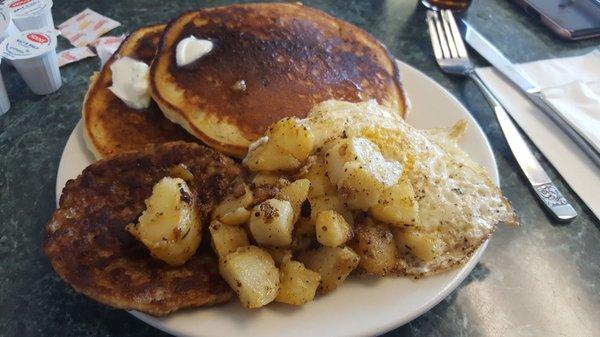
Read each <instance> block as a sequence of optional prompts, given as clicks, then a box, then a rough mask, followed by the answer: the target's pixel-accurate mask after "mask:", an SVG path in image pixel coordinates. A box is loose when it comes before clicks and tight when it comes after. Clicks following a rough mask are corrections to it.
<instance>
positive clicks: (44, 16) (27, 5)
mask: <svg viewBox="0 0 600 337" xmlns="http://www.w3.org/2000/svg"><path fill="white" fill-rule="evenodd" d="M4 6H5V7H6V8H7V9H8V10H9V11H10V13H11V14H12V20H13V22H14V23H15V25H16V26H17V28H19V30H22V31H23V30H32V29H43V28H54V20H53V19H52V1H51V0H10V1H7V2H5V3H4Z"/></svg>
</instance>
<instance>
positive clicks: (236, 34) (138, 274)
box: [45, 4, 407, 315]
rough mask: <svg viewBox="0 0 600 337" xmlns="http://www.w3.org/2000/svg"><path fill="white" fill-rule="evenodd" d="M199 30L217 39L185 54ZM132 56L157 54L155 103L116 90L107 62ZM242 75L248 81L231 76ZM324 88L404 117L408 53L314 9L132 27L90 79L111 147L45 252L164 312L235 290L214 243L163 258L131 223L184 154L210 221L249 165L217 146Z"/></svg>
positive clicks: (100, 129) (253, 132) (88, 109)
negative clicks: (135, 105)
mask: <svg viewBox="0 0 600 337" xmlns="http://www.w3.org/2000/svg"><path fill="white" fill-rule="evenodd" d="M191 35H193V36H195V37H196V38H199V39H208V40H210V41H212V42H213V43H214V46H215V47H214V49H213V50H212V51H211V52H210V53H209V54H207V55H206V56H204V57H202V58H200V59H198V60H196V61H195V62H193V63H192V64H189V65H186V66H183V67H179V66H177V64H176V61H175V59H176V58H175V50H176V46H177V44H178V43H179V41H181V40H182V39H184V38H186V37H189V36H191ZM125 56H128V57H131V58H134V59H136V60H139V61H143V62H145V63H146V64H148V65H151V68H150V88H151V95H152V98H153V100H154V102H153V103H152V104H151V105H150V106H149V107H148V108H146V109H142V110H136V109H132V108H130V107H128V106H127V105H126V104H125V103H123V102H122V101H121V100H120V99H119V98H118V97H116V96H115V95H114V94H113V93H112V92H111V91H110V90H109V89H108V87H109V86H111V83H112V74H111V70H110V66H111V65H112V64H113V63H114V62H115V61H116V60H117V59H119V58H121V57H125ZM239 81H244V83H245V88H244V89H243V90H239V88H238V89H236V88H234V85H235V84H236V83H238V82H239ZM327 99H338V100H344V101H350V102H358V101H365V100H368V99H376V100H377V101H378V103H379V104H382V105H384V106H387V107H388V108H390V109H391V110H392V111H395V112H396V113H397V114H398V115H399V116H404V115H405V114H406V111H407V100H406V98H405V96H404V92H403V89H402V86H401V83H400V76H399V72H398V67H397V64H396V62H395V61H394V59H393V58H392V56H391V55H390V54H389V52H388V51H387V50H386V49H385V47H384V46H383V45H382V44H381V43H380V42H378V41H377V40H376V39H375V38H374V37H373V36H371V35H369V34H368V33H366V32H365V31H363V30H361V29H360V28H358V27H355V26H353V25H351V24H349V23H346V22H344V21H341V20H339V19H336V18H334V17H331V16H329V15H327V14H325V13H323V12H321V11H318V10H316V9H312V8H307V7H304V6H302V5H299V4H250V5H234V6H227V7H218V8H210V9H204V10H199V11H194V12H188V13H185V14H183V15H181V16H180V17H178V18H176V19H175V20H173V21H171V22H170V23H169V24H168V25H155V26H149V27H144V28H141V29H138V30H136V31H134V32H133V33H132V34H131V35H130V36H129V37H128V38H127V39H126V40H125V41H124V42H123V44H122V45H121V47H120V48H119V49H118V51H117V52H116V53H115V54H114V55H113V56H112V58H111V59H110V60H109V61H108V62H107V63H106V65H105V66H104V67H103V68H102V70H101V71H100V72H99V73H98V74H95V75H94V76H93V77H92V79H91V84H90V87H89V89H88V92H87V94H86V97H85V102H84V104H83V111H82V112H83V118H84V121H85V123H84V125H85V136H86V137H85V138H86V142H87V144H88V147H89V149H90V150H91V151H92V152H93V153H94V155H95V156H96V157H97V159H101V160H100V161H98V162H96V163H94V164H93V165H91V166H90V167H88V168H87V169H86V170H84V172H83V173H82V174H81V175H80V176H79V177H78V178H77V179H74V180H71V181H69V182H68V183H67V186H66V187H65V189H64V190H63V194H62V196H61V200H60V207H59V209H58V210H57V211H56V213H55V214H54V216H53V218H52V219H51V221H50V222H49V223H48V225H47V231H48V235H47V240H46V245H45V251H46V254H47V255H48V257H49V258H50V261H51V262H52V265H53V267H54V269H55V270H56V271H57V272H58V274H59V275H60V276H61V277H62V278H63V279H65V280H66V281H67V282H68V283H70V284H71V285H72V286H73V287H74V288H75V289H76V290H77V291H80V292H82V293H84V294H86V295H88V296H90V297H92V298H94V299H96V300H98V301H100V302H102V303H106V304H109V305H112V306H114V307H118V308H124V309H135V310H141V311H144V312H148V313H151V314H155V315H163V314H167V313H169V312H172V311H174V310H177V309H179V308H184V307H190V306H200V305H208V304H214V303H219V302H223V301H226V300H227V299H229V298H230V297H231V290H230V289H229V288H228V286H227V285H226V284H225V283H224V282H223V281H222V280H221V278H220V276H219V275H218V272H217V270H216V258H215V257H214V256H213V255H211V254H212V253H210V249H202V247H201V248H200V249H199V250H198V253H197V256H196V257H194V258H192V259H191V260H190V261H188V262H187V263H186V264H185V265H184V266H182V267H179V268H173V267H170V266H168V265H166V264H164V263H163V262H162V261H158V260H155V259H154V258H152V257H151V256H150V254H148V252H147V250H146V249H145V247H144V246H143V245H142V244H141V243H140V242H139V241H137V240H135V239H134V238H133V237H132V236H131V235H130V234H128V233H127V232H126V231H125V226H126V225H127V224H129V223H132V222H135V221H136V220H137V218H138V217H139V216H140V214H141V212H142V211H143V209H144V200H145V199H146V198H148V196H149V195H150V193H151V190H152V186H154V184H155V183H156V182H157V181H158V180H160V179H161V178H162V177H164V176H166V175H168V174H169V170H171V169H172V168H173V167H175V166H179V165H185V167H186V168H187V169H189V170H190V171H191V173H193V175H194V177H195V178H194V179H195V180H194V184H193V185H192V186H191V189H192V191H193V192H194V193H195V194H196V195H198V198H200V199H202V200H200V204H201V205H202V207H201V213H202V214H200V216H201V219H202V221H203V222H204V223H205V224H206V221H208V220H209V217H208V214H209V212H210V209H211V207H212V206H213V205H214V204H215V203H217V202H218V201H219V200H220V198H222V197H223V196H224V195H226V194H227V193H228V191H230V190H231V189H233V188H235V186H236V184H238V183H239V181H240V179H242V180H243V179H244V177H245V176H246V175H247V173H246V172H245V170H244V168H243V167H242V166H241V165H240V164H239V163H237V162H236V161H234V160H231V159H230V158H228V157H226V156H224V155H222V154H221V153H219V152H218V151H220V152H222V153H225V154H228V155H232V156H234V157H238V158H240V157H243V156H244V155H245V154H246V152H247V148H248V146H249V144H250V143H252V142H253V141H255V140H256V139H257V138H259V137H260V136H261V135H263V134H264V131H265V129H266V128H267V127H268V126H269V125H270V124H272V123H273V122H275V121H277V120H280V119H281V118H283V117H287V116H297V117H305V116H306V115H307V114H308V112H309V110H310V108H311V107H312V106H313V105H315V104H317V103H319V102H321V101H324V100H327ZM174 141H177V142H174ZM196 142H202V143H204V144H206V145H208V146H209V147H212V148H214V149H216V150H217V151H214V150H212V149H209V148H207V147H205V146H203V145H199V144H196ZM205 241H206V240H205Z"/></svg>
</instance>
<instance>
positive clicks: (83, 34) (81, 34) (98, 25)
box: [58, 8, 121, 47]
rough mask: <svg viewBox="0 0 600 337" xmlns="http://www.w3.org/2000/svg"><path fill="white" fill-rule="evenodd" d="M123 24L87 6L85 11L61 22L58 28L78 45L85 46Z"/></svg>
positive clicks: (72, 42) (70, 40) (73, 43)
mask: <svg viewBox="0 0 600 337" xmlns="http://www.w3.org/2000/svg"><path fill="white" fill-rule="evenodd" d="M120 25H121V24H120V23H119V22H117V21H115V20H113V19H111V18H108V17H106V16H104V15H101V14H98V13H96V12H94V11H93V10H91V9H89V8H86V9H85V10H83V12H81V13H79V14H77V15H75V16H74V17H72V18H70V19H68V20H67V21H65V22H63V23H61V24H60V25H59V26H58V29H59V30H60V32H61V33H62V35H63V36H64V37H65V38H67V40H69V42H71V44H72V45H74V46H76V47H84V46H86V45H88V44H90V43H92V42H93V41H95V40H96V39H97V38H99V37H100V36H102V35H104V34H106V33H108V32H109V31H111V30H113V29H115V28H117V27H119V26H120Z"/></svg>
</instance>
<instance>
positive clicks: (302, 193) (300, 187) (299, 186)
mask: <svg viewBox="0 0 600 337" xmlns="http://www.w3.org/2000/svg"><path fill="white" fill-rule="evenodd" d="M309 189H310V180H308V179H298V180H296V181H294V182H293V183H291V184H289V185H287V186H285V187H282V188H280V189H279V193H278V194H277V196H276V198H277V199H280V200H286V201H289V202H290V204H291V205H292V208H293V209H294V220H293V222H294V223H295V222H296V221H298V218H299V217H300V213H301V208H302V204H303V203H304V201H306V198H307V197H308V190H309Z"/></svg>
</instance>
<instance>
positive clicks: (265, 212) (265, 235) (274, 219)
mask: <svg viewBox="0 0 600 337" xmlns="http://www.w3.org/2000/svg"><path fill="white" fill-rule="evenodd" d="M293 220H294V209H293V208H292V205H291V204H290V202H289V201H286V200H278V199H269V200H266V201H264V202H262V203H260V204H258V205H256V206H254V208H253V209H252V214H251V217H250V226H249V228H250V232H251V233H252V236H253V237H254V239H255V240H256V242H258V244H259V245H261V246H274V247H289V246H290V245H291V244H292V231H293V230H294V222H293Z"/></svg>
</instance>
